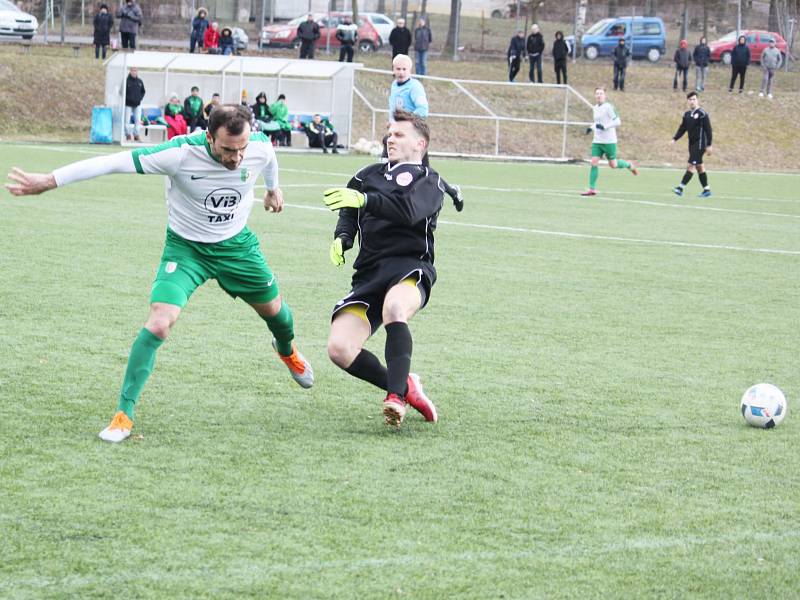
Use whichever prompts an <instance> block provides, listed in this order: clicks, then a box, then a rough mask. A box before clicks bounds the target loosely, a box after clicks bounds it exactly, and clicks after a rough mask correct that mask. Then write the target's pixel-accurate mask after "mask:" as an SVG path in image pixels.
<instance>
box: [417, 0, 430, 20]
mask: <svg viewBox="0 0 800 600" xmlns="http://www.w3.org/2000/svg"><path fill="white" fill-rule="evenodd" d="M419 16H420V17H423V18H424V19H425V22H426V23H427V22H428V0H422V4H421V5H420V7H419Z"/></svg>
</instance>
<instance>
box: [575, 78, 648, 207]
mask: <svg viewBox="0 0 800 600" xmlns="http://www.w3.org/2000/svg"><path fill="white" fill-rule="evenodd" d="M594 99H595V100H596V101H597V104H595V105H594V106H593V107H592V110H593V112H594V124H593V125H592V126H591V127H589V128H588V129H587V130H586V133H591V132H594V139H592V161H591V162H592V166H591V168H590V170H589V189H588V190H586V191H585V192H583V193H582V194H581V196H596V195H597V177H598V175H599V174H600V169H599V167H598V166H597V165H598V164H600V159H601V158H603V157H605V158H607V159H608V166H609V167H611V168H612V169H628V170H630V172H631V173H633V174H634V175H637V174H638V171H637V170H636V165H634V164H633V163H632V162H628V161H627V160H622V159H621V158H617V127H619V126H620V125H622V120H621V119H620V118H619V115H618V114H617V110H616V109H615V108H614V105H613V104H611V103H610V102H606V90H605V89H604V88H601V87H599V88H596V89H595V90H594Z"/></svg>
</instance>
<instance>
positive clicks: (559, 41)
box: [553, 31, 569, 85]
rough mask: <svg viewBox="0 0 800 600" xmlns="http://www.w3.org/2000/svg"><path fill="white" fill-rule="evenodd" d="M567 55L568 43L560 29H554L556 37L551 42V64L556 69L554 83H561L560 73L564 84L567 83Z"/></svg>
mask: <svg viewBox="0 0 800 600" xmlns="http://www.w3.org/2000/svg"><path fill="white" fill-rule="evenodd" d="M568 57H569V45H568V44H567V42H566V40H565V39H564V34H563V33H562V32H561V31H556V39H555V41H554V42H553V64H554V68H555V71H556V83H561V75H564V85H567V58H568Z"/></svg>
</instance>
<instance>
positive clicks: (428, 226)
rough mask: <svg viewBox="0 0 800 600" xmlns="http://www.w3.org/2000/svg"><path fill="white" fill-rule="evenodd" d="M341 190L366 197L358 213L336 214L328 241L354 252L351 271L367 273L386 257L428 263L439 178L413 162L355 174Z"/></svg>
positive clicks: (438, 205)
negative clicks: (339, 240) (332, 239)
mask: <svg viewBox="0 0 800 600" xmlns="http://www.w3.org/2000/svg"><path fill="white" fill-rule="evenodd" d="M347 187H349V188H352V189H354V190H358V191H360V192H362V193H363V194H365V195H366V198H367V202H366V204H365V205H364V207H363V208H361V209H354V208H345V209H342V210H340V211H339V221H338V222H337V223H336V231H335V233H334V237H339V238H342V241H343V246H344V247H345V248H351V247H352V246H353V241H354V240H355V237H356V233H358V238H359V246H360V250H359V252H358V257H357V258H356V260H355V263H353V268H355V269H356V270H359V269H368V268H370V267H372V266H375V265H376V264H378V263H379V262H380V261H381V260H383V259H385V258H390V257H413V258H416V259H419V260H422V261H426V262H430V263H431V264H433V232H434V231H435V230H436V221H437V218H438V216H439V211H440V210H441V209H442V202H443V197H444V186H443V184H442V182H441V178H440V177H439V174H438V173H436V172H435V171H433V170H432V169H431V168H430V167H424V166H422V165H418V164H409V163H398V164H394V165H392V164H374V165H369V166H367V167H364V168H363V169H361V170H360V171H359V172H358V173H356V174H355V175H354V176H353V178H352V179H351V180H350V182H349V183H348V184H347Z"/></svg>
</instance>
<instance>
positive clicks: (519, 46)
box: [506, 29, 526, 81]
mask: <svg viewBox="0 0 800 600" xmlns="http://www.w3.org/2000/svg"><path fill="white" fill-rule="evenodd" d="M525 51H526V50H525V32H524V31H522V30H521V29H520V30H519V31H518V32H517V35H515V36H514V37H512V38H511V43H510V44H509V45H508V52H507V53H506V58H507V59H508V80H509V81H514V77H516V76H517V73H519V67H520V64H521V63H522V53H523V52H525Z"/></svg>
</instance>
